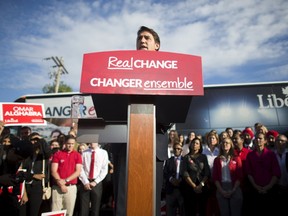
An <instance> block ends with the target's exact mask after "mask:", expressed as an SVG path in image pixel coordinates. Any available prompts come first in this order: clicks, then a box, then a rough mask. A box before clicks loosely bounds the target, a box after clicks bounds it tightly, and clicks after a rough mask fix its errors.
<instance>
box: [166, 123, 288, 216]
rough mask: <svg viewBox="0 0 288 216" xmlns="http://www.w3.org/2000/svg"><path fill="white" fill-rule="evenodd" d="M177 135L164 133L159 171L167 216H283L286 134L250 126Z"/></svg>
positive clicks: (287, 189) (287, 190) (287, 179)
mask: <svg viewBox="0 0 288 216" xmlns="http://www.w3.org/2000/svg"><path fill="white" fill-rule="evenodd" d="M181 136H182V135H181V134H178V132H177V130H171V131H170V132H169V137H170V142H169V146H168V155H169V157H170V158H169V159H168V160H166V161H165V162H164V164H165V165H164V170H163V173H164V186H163V192H164V197H165V198H164V199H165V200H166V215H167V216H175V215H181V216H185V215H186V216H187V215H189V216H191V215H195V216H196V215H199V216H213V215H214V216H218V215H219V216H220V215H221V216H234V215H238V216H247V215H248V216H249V215H258V214H259V215H273V214H274V215H286V214H287V212H285V211H283V206H285V202H286V201H285V200H287V197H288V174H287V173H288V150H287V147H288V146H287V136H286V135H284V134H279V133H278V132H277V131H275V130H269V129H268V128H267V127H265V125H263V124H261V123H256V124H255V125H254V128H252V127H246V128H245V129H243V130H239V129H232V128H226V130H225V131H221V132H220V133H218V132H217V131H215V130H211V131H209V132H208V133H207V134H205V135H204V136H201V135H196V134H195V132H193V131H191V132H190V133H189V134H188V135H187V138H186V140H185V136H184V139H183V138H181ZM187 149H189V150H188V151H187ZM187 152H188V153H187ZM178 161H179V162H178Z"/></svg>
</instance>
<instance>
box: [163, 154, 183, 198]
mask: <svg viewBox="0 0 288 216" xmlns="http://www.w3.org/2000/svg"><path fill="white" fill-rule="evenodd" d="M180 161H181V163H180V170H179V179H181V183H180V185H179V187H176V186H174V185H173V184H172V183H171V182H170V178H171V177H172V178H176V169H177V168H176V162H175V157H174V156H173V157H171V158H169V159H168V160H166V162H165V165H164V170H163V179H164V184H165V188H164V189H165V192H166V194H170V193H172V192H173V191H174V189H175V188H178V189H179V190H183V186H184V179H183V177H182V174H183V157H181V160H180Z"/></svg>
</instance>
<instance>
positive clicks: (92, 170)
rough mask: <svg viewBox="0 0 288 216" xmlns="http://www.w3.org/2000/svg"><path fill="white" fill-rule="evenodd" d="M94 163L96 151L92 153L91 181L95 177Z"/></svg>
mask: <svg viewBox="0 0 288 216" xmlns="http://www.w3.org/2000/svg"><path fill="white" fill-rule="evenodd" d="M94 161H95V151H92V152H91V163H90V172H89V179H93V177H94Z"/></svg>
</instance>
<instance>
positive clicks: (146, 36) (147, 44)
mask: <svg viewBox="0 0 288 216" xmlns="http://www.w3.org/2000/svg"><path fill="white" fill-rule="evenodd" d="M159 47H160V45H159V44H158V43H156V42H155V40H154V37H153V35H152V34H151V33H149V32H147V31H143V32H141V33H140V34H139V35H138V37H137V41H136V48H137V50H149V51H157V50H158V49H159Z"/></svg>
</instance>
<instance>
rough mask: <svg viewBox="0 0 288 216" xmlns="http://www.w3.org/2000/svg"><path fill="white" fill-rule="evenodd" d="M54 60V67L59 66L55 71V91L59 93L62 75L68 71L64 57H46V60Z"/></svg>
mask: <svg viewBox="0 0 288 216" xmlns="http://www.w3.org/2000/svg"><path fill="white" fill-rule="evenodd" d="M51 59H52V60H53V61H54V63H55V64H56V65H54V66H53V67H54V68H55V67H57V68H58V70H57V72H56V73H55V93H58V90H59V85H60V77H61V75H62V74H68V71H67V70H66V68H65V66H64V64H63V58H62V57H61V58H60V59H59V58H58V57H57V56H56V57H54V56H52V57H48V58H44V60H51Z"/></svg>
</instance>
